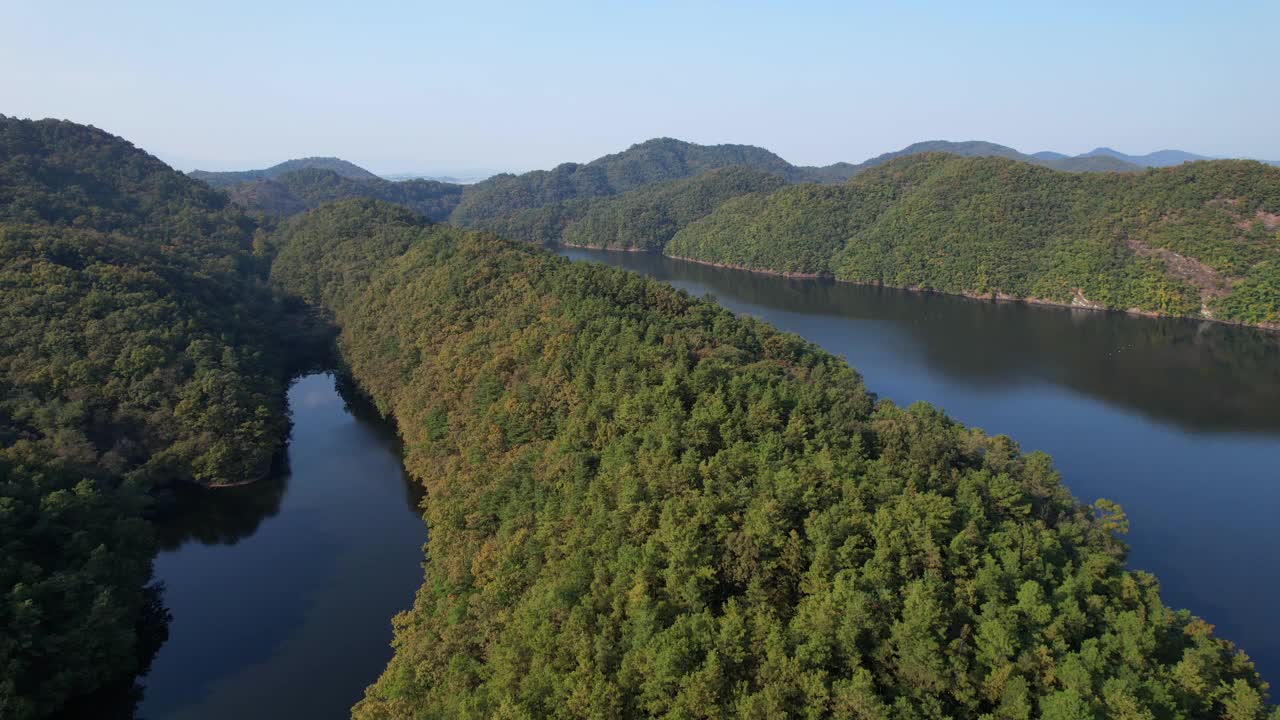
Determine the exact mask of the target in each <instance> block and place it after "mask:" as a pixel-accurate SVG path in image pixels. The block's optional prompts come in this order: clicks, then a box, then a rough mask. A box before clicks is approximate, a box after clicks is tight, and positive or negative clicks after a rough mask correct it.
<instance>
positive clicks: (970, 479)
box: [273, 201, 1274, 720]
mask: <svg viewBox="0 0 1280 720" xmlns="http://www.w3.org/2000/svg"><path fill="white" fill-rule="evenodd" d="M278 242H279V243H280V244H281V246H282V250H281V252H280V254H279V257H278V259H277V261H276V264H275V266H274V268H273V275H274V277H275V278H276V279H277V280H278V281H280V282H282V283H284V284H285V285H286V286H288V287H290V288H292V289H293V290H295V291H297V292H299V293H301V294H302V295H304V296H305V297H306V298H307V299H309V300H311V301H313V302H316V303H320V304H322V305H324V306H325V307H327V308H328V309H329V310H331V311H332V312H333V314H334V316H335V318H336V320H337V321H338V322H339V323H340V324H341V326H342V335H341V338H340V342H339V345H340V349H341V352H342V354H343V357H344V358H345V360H346V362H347V363H348V365H349V367H350V371H351V373H352V374H353V376H354V378H355V379H356V380H357V381H358V382H359V384H360V386H361V387H362V388H364V389H365V390H366V391H367V392H368V393H369V394H370V395H371V396H372V398H373V400H374V402H375V403H376V404H377V406H378V408H379V409H380V410H381V411H383V412H384V413H387V414H389V415H391V416H392V417H393V418H394V419H395V420H396V422H397V423H398V426H399V429H400V432H401V434H402V436H403V438H404V441H405V448H406V456H405V463H406V467H407V468H408V470H409V472H410V473H411V474H412V475H413V477H415V478H416V479H417V480H418V481H420V482H421V483H423V485H424V486H425V487H426V490H427V494H426V497H427V498H428V500H427V504H426V511H427V520H428V525H429V527H430V528H431V533H432V536H431V542H430V543H429V545H428V548H427V552H428V554H429V559H428V563H427V567H428V568H429V570H428V572H427V577H426V582H425V584H424V586H423V587H422V589H421V591H420V592H419V594H418V597H417V600H416V602H415V604H414V607H413V609H412V610H410V611H409V612H407V613H405V614H404V615H402V616H401V617H400V618H398V619H397V621H396V642H395V647H396V652H395V656H394V658H393V659H392V661H391V663H390V665H389V667H388V668H387V671H386V672H385V673H384V675H383V676H382V677H381V679H379V681H378V682H377V683H376V684H375V685H374V686H373V687H371V688H370V689H369V691H368V693H367V696H366V698H365V700H364V701H363V702H362V703H361V704H360V705H358V706H357V708H356V710H355V715H356V717H357V718H362V719H372V718H378V719H379V720H386V719H390V718H422V717H441V718H444V717H448V718H468V717H474V718H481V717H602V718H604V717H607V718H632V717H811V718H825V717H841V718H848V717H862V718H895V719H898V718H901V719H916V718H918V719H920V720H923V719H925V718H939V717H954V718H975V719H976V718H980V717H981V718H995V717H1002V718H1031V717H1037V718H1048V719H1050V720H1078V719H1080V718H1101V717H1116V718H1121V717H1129V718H1208V717H1214V718H1230V719H1231V720H1246V719H1249V720H1262V719H1263V718H1264V717H1274V715H1268V713H1269V712H1270V709H1269V706H1268V705H1267V700H1266V697H1265V691H1264V689H1263V687H1262V685H1261V683H1260V680H1259V679H1258V677H1257V675H1256V673H1255V672H1254V670H1253V668H1252V665H1251V663H1250V662H1249V661H1248V660H1247V658H1246V657H1245V656H1244V655H1242V654H1240V653H1238V652H1237V651H1236V650H1235V649H1234V648H1233V647H1232V646H1231V645H1230V644H1229V643H1227V642H1225V641H1222V640H1220V639H1217V638H1215V637H1214V635H1213V632H1212V626H1211V625H1209V624H1207V623H1205V622H1204V621H1201V620H1199V619H1196V618H1194V617H1192V616H1190V615H1189V614H1187V613H1186V612H1175V611H1173V610H1170V609H1168V608H1166V607H1165V606H1164V605H1163V604H1162V602H1161V600H1160V596H1159V591H1158V586H1157V583H1156V581H1155V579H1154V578H1153V577H1151V576H1150V575H1148V574H1145V573H1140V572H1129V571H1126V570H1125V569H1124V565H1125V548H1124V546H1123V545H1122V544H1121V543H1120V542H1119V541H1118V540H1117V539H1116V537H1115V535H1116V533H1119V532H1123V531H1124V530H1125V529H1126V527H1127V521H1126V519H1125V517H1124V515H1123V513H1122V512H1121V511H1120V510H1119V509H1118V508H1117V507H1116V506H1115V505H1113V504H1111V503H1108V502H1105V501H1098V502H1097V503H1095V504H1094V505H1092V506H1082V505H1080V504H1077V503H1076V502H1075V501H1074V500H1073V499H1072V498H1071V497H1070V496H1069V494H1068V493H1067V491H1066V490H1065V488H1064V487H1063V485H1062V483H1061V482H1060V479H1059V477H1058V475H1057V473H1056V472H1054V470H1053V468H1052V465H1051V464H1050V461H1049V459H1048V458H1047V457H1046V456H1044V455H1043V454H1038V453H1033V454H1030V455H1024V454H1022V453H1021V452H1019V450H1018V448H1017V446H1016V445H1015V444H1014V443H1013V442H1012V441H1011V440H1009V439H1008V438H1005V437H988V436H985V435H983V434H982V433H981V432H979V431H975V430H971V429H968V428H965V427H963V426H960V425H958V424H956V423H955V422H953V421H951V420H949V419H948V418H946V417H945V416H944V415H942V414H941V413H940V412H938V411H937V410H935V409H934V408H932V407H929V406H927V405H923V404H921V405H916V406H913V407H911V408H909V409H901V408H897V407H895V406H893V405H892V404H891V403H888V402H883V401H881V402H877V401H876V399H875V397H874V396H873V395H871V394H870V393H868V392H867V391H866V390H865V389H864V388H863V386H862V381H861V379H860V378H859V376H858V375H857V373H855V372H854V371H853V370H851V369H850V368H849V367H848V366H847V365H846V364H845V363H844V362H843V361H841V360H839V359H838V358H835V357H833V356H831V355H828V354H826V353H824V352H823V351H821V350H819V349H818V348H816V347H815V346H813V345H810V344H808V343H806V342H804V341H802V340H801V339H800V338H798V337H795V336H792V335H785V334H781V333H778V332H777V331H775V330H773V329H772V328H770V327H769V326H767V325H765V324H763V323H760V322H758V321H755V320H753V319H751V318H749V317H734V316H733V315H732V314H731V313H729V312H728V311H727V310H725V309H723V308H721V307H718V306H716V305H714V304H711V303H709V302H706V301H702V300H696V299H693V298H691V297H690V296H689V295H687V294H685V293H682V292H680V291H677V290H675V289H673V288H671V287H669V286H666V285H664V284H662V283H659V282H656V281H653V280H649V279H645V278H642V277H639V276H637V275H634V274H629V273H624V272H620V271H616V270H612V269H609V268H605V267H603V266H600V265H595V264H589V263H580V264H570V263H569V262H567V261H565V260H564V259H562V258H558V257H555V256H554V255H552V254H551V253H548V252H545V251H541V250H537V249H534V248H532V247H529V246H527V245H520V244H516V243H510V242H506V241H503V240H500V239H498V238H496V237H494V236H492V235H489V234H482V233H474V232H468V231H464V230H461V229H458V228H455V227H450V226H445V225H431V224H428V223H427V222H426V221H425V219H421V218H415V217H414V216H413V215H412V214H410V213H407V212H406V211H404V210H403V209H400V208H396V207H393V206H389V205H385V204H381V203H377V202H370V201H353V202H348V203H343V204H338V205H332V206H327V207H324V208H321V209H319V210H316V211H313V212H311V213H308V214H307V215H305V216H302V217H299V218H297V219H295V220H294V221H292V222H291V223H289V224H288V225H287V226H286V227H285V228H284V230H283V232H282V236H281V237H280V238H279V240H278Z"/></svg>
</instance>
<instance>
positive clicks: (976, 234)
mask: <svg viewBox="0 0 1280 720" xmlns="http://www.w3.org/2000/svg"><path fill="white" fill-rule="evenodd" d="M666 252H667V254H669V255H673V256H677V257H686V258H690V259H695V260H700V261H705V262H713V263H720V264H727V265H734V266H741V267H745V268H750V269H756V270H766V271H772V272H786V273H803V274H816V275H829V276H834V277H836V278H838V279H842V280H850V281H855V282H862V283H872V284H885V285H891V286H896V287H908V288H927V289H932V290H938V291H942V292H949V293H958V294H967V295H975V296H982V297H993V296H999V297H1014V298H1030V299H1037V300H1042V301H1049V302H1057V303H1062V304H1072V305H1085V306H1090V307H1108V308H1116V309H1123V310H1136V311H1140V312H1150V313H1158V314H1164V315H1176V316H1186V317H1206V318H1215V319H1220V320H1227V321H1233V322H1241V323H1248V324H1260V325H1266V324H1275V323H1280V169H1277V168H1273V167H1269V166H1267V165H1264V164H1262V163H1259V162H1255V161H1244V160H1215V161H1207V162H1196V163H1189V164H1184V165H1179V166H1176V167H1169V168H1162V169H1153V170H1148V171H1145V172H1142V173H1130V174H1120V173H1065V172H1055V171H1052V170H1049V169H1046V168H1040V167H1036V166H1034V165H1028V164H1025V163H1021V162H1014V161H1011V160H1007V159H1003V158H982V157H977V158H961V157H956V156H954V155H944V154H925V155H917V156H911V157H904V158H898V159H895V160H893V161H891V162H888V163H885V164H883V165H881V166H878V167H876V168H872V169H870V170H867V171H865V172H863V173H860V174H858V175H856V176H854V178H853V179H851V180H850V181H849V182H848V183H846V184H844V185H839V186H831V185H827V186H819V185H797V186H792V187H787V188H783V189H781V190H778V191H777V192H774V193H772V194H769V195H764V194H751V195H746V196H743V197H739V198H736V199H734V200H730V201H728V202H726V203H724V204H722V205H721V206H720V207H719V208H717V209H716V211H715V212H713V213H711V214H710V215H708V216H707V217H705V218H703V219H701V220H698V221H696V222H694V223H692V224H690V225H688V226H686V227H684V228H682V229H681V230H680V231H679V232H678V233H677V234H676V235H675V236H674V238H673V239H672V240H671V242H670V243H669V244H668V245H667V247H666Z"/></svg>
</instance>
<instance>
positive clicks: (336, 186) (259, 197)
mask: <svg viewBox="0 0 1280 720" xmlns="http://www.w3.org/2000/svg"><path fill="white" fill-rule="evenodd" d="M464 187H465V186H463V185H456V184H453V183H443V182H438V181H436V180H400V181H396V182H392V181H390V180H383V179H382V178H377V177H375V178H372V179H367V180H353V179H351V178H349V177H345V176H343V175H341V174H339V173H337V172H334V171H333V170H328V169H323V168H306V169H301V170H293V171H291V172H287V173H283V174H281V175H278V176H276V177H275V178H273V179H262V180H252V181H249V182H242V183H239V184H236V185H233V186H231V187H229V188H227V192H228V194H229V195H230V197H231V200H232V202H234V203H236V204H237V205H239V206H240V207H242V208H244V209H245V210H246V211H247V212H252V213H262V214H264V215H272V216H280V217H288V216H290V215H296V214H297V213H300V212H302V211H304V210H307V209H309V208H314V207H318V206H320V205H323V204H325V203H328V202H334V201H336V200H348V199H351V198H372V199H377V200H385V201H387V202H393V203H397V204H399V205H403V206H405V207H407V208H409V209H411V210H413V211H415V212H419V213H422V214H423V215H426V216H427V217H429V218H431V219H432V220H445V219H447V218H448V217H449V214H450V213H451V212H453V209H454V208H455V207H457V205H458V201H459V200H460V199H461V198H462V192H463V189H464Z"/></svg>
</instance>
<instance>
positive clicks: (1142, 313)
mask: <svg viewBox="0 0 1280 720" xmlns="http://www.w3.org/2000/svg"><path fill="white" fill-rule="evenodd" d="M561 245H563V246H564V247H573V248H577V249H581V250H597V251H603V252H648V253H651V254H654V255H662V257H665V258H670V259H672V260H681V261H684V262H689V263H694V264H695V265H706V266H708V267H715V268H722V269H725V270H739V271H742V272H749V273H755V274H757V275H771V276H773V277H783V278H788V279H792V280H829V281H831V282H837V283H843V284H845V285H860V286H862V287H878V288H889V289H892V290H903V291H906V292H913V293H919V294H925V295H927V294H933V295H946V296H948V297H959V298H965V299H967V300H975V301H980V302H991V303H1020V304H1023V305H1034V306H1037V307H1047V308H1059V309H1063V310H1089V311H1092V312H1113V313H1120V314H1123V315H1130V316H1133V317H1144V318H1153V319H1154V318H1167V319H1171V320H1190V321H1195V322H1211V323H1218V324H1220V325H1231V326H1235V327H1247V328H1253V329H1255V330H1262V331H1264V332H1268V333H1273V334H1277V335H1280V323H1244V322H1236V321H1234V320H1222V319H1219V318H1210V317H1203V316H1201V317H1194V316H1190V315H1166V314H1163V313H1158V312H1153V311H1150V310H1140V309H1138V308H1129V309H1123V308H1111V307H1107V306H1105V305H1102V304H1100V303H1095V302H1092V301H1089V300H1087V299H1085V298H1084V296H1083V294H1081V293H1079V292H1077V295H1076V300H1073V301H1072V302H1062V301H1059V300H1045V299H1043V298H1020V297H1016V296H1013V295H1006V294H1002V293H994V294H990V295H979V294H977V293H967V292H947V291H945V290H935V289H932V288H922V287H909V286H901V285H888V284H885V283H869V282H859V281H857V280H845V279H842V278H838V277H836V276H834V275H826V274H822V273H800V272H780V271H777V270H763V269H760V268H753V267H747V266H745V265H735V264H733V263H721V262H713V261H711V260H699V259H697V258H691V257H684V256H682V255H667V254H665V253H656V252H653V251H647V250H635V249H631V250H613V249H610V248H599V247H586V246H582V245H568V244H565V243H561Z"/></svg>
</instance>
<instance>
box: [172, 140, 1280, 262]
mask: <svg viewBox="0 0 1280 720" xmlns="http://www.w3.org/2000/svg"><path fill="white" fill-rule="evenodd" d="M923 153H949V154H952V155H959V156H961V157H1000V158H1007V159H1010V160H1015V161H1019V162H1025V163H1028V164H1031V165H1039V166H1042V167H1047V168H1052V169H1054V170H1062V171H1067V172H1085V173H1095V172H1122V173H1135V172H1141V171H1142V170H1144V169H1146V168H1151V167H1169V166H1175V165H1180V164H1182V163H1184V162H1191V161H1197V160H1209V159H1211V158H1208V157H1207V156H1204V155H1197V154H1194V153H1190V152H1186V151H1183V150H1159V151H1157V152H1153V153H1148V154H1146V155H1129V154H1126V153H1122V152H1119V151H1118V150H1113V149H1111V148H1106V147H1100V148H1096V149H1094V150H1091V151H1089V152H1087V153H1082V154H1080V155H1067V154H1065V153H1059V152H1053V151H1043V152H1037V153H1033V154H1027V153H1023V152H1021V151H1019V150H1016V149H1014V148H1011V147H1008V146H1006V145H1000V144H997V143H992V142H986V141H981V140H969V141H963V142H954V141H948V140H929V141H925V142H918V143H915V144H913V145H908V146H907V147H905V148H902V149H901V150H895V151H893V152H887V153H884V154H882V155H878V156H876V157H873V158H870V159H868V160H865V161H863V162H861V163H849V162H837V163H833V164H831V165H825V166H799V165H792V164H791V163H789V162H787V161H786V160H784V159H782V158H781V157H779V156H778V155H776V154H775V153H772V152H770V151H769V150H766V149H764V148H760V147H755V146H752V145H698V144H695V143H689V142H684V141H681V140H675V139H672V138H655V139H653V140H648V141H645V142H642V143H637V144H635V145H632V146H631V147H630V148H627V149H626V150H624V151H622V152H618V153H613V154H611V155H605V156H603V157H600V158H597V159H595V160H593V161H591V162H589V163H563V164H561V165H558V166H556V167H555V168H552V169H551V170H535V171H532V172H527V173H523V174H519V175H516V174H512V173H500V174H497V175H493V176H491V177H489V178H486V179H484V180H478V181H476V180H472V179H471V178H456V177H435V178H426V177H414V176H410V175H397V176H393V177H391V178H382V177H379V176H377V175H375V174H374V173H372V172H370V171H368V170H366V169H364V168H362V167H360V166H358V165H356V164H354V163H351V162H348V161H346V160H342V159H340V158H336V157H309V158H299V159H295V160H288V161H285V162H282V163H280V164H278V165H274V166H272V167H269V168H264V169H261V170H245V171H240V172H209V171H204V170H193V171H192V172H190V173H188V175H189V176H190V177H193V178H196V179H198V180H203V181H204V182H206V183H208V184H209V185H211V186H213V187H215V188H220V189H223V190H226V191H228V192H229V194H230V195H231V198H232V200H233V201H234V202H236V204H238V205H240V206H242V207H244V208H245V209H248V210H250V211H254V212H261V213H264V214H267V215H278V216H289V215H294V214H297V213H299V212H302V211H304V210H307V209H309V208H313V207H317V206H319V205H321V204H324V203H327V202H332V201H335V200H341V199H345V198H352V197H364V198H374V199H379V200H386V201H388V202H394V203H399V204H402V205H406V206H408V207H411V208H413V209H414V210H416V211H418V212H421V213H423V214H425V215H427V216H428V217H430V218H431V219H433V220H449V221H451V222H453V223H455V224H459V225H464V226H469V227H479V228H485V229H490V230H495V231H500V232H506V233H508V234H511V235H513V236H519V235H528V236H530V237H537V238H543V237H544V236H547V237H550V236H557V237H558V234H559V233H560V232H561V231H563V230H564V228H565V227H566V226H567V225H566V223H568V222H569V221H570V220H572V219H574V218H577V217H579V215H580V214H582V213H586V212H587V206H586V205H584V204H583V203H588V202H595V201H596V200H599V199H603V198H609V197H613V196H616V195H618V194H620V193H625V192H628V191H631V190H635V189H637V188H640V187H644V186H649V185H654V184H658V183H666V182H673V181H677V180H682V179H686V178H692V177H695V176H699V175H702V174H704V173H709V172H712V171H715V170H720V169H724V168H730V167H739V168H745V169H748V170H751V171H753V172H757V173H764V174H767V175H771V176H775V177H778V178H781V179H782V180H784V181H786V182H790V183H806V182H808V183H821V184H838V183H843V182H846V181H848V180H849V179H850V178H852V177H854V176H855V175H858V174H859V173H862V172H864V171H867V170H869V169H871V168H875V167H878V166H880V165H884V164H885V163H888V162H891V161H894V160H897V159H899V158H903V157H909V156H913V155H920V154H923ZM1272 164H1277V163H1272ZM469 180H470V182H468V181H469ZM755 182H758V180H756V181H755ZM706 187H707V188H713V187H714V188H715V192H719V191H720V190H722V187H721V186H720V185H717V184H715V183H712V184H711V185H707V186H706ZM715 192H713V193H712V194H713V195H714V194H715ZM743 192H745V190H743ZM566 203H570V204H573V203H576V205H574V206H573V207H569V206H568V205H566ZM534 210H537V211H538V212H536V213H533V214H530V211H534ZM513 221H514V222H516V223H519V224H520V225H519V228H520V230H521V232H515V230H516V227H513V226H512V225H511V223H512V222H513ZM528 223H533V225H528Z"/></svg>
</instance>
